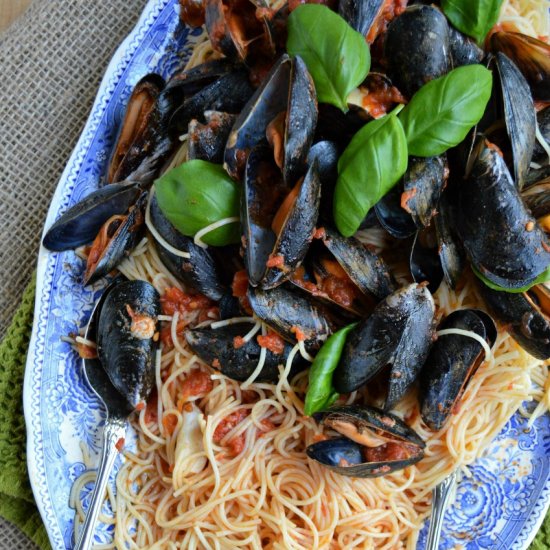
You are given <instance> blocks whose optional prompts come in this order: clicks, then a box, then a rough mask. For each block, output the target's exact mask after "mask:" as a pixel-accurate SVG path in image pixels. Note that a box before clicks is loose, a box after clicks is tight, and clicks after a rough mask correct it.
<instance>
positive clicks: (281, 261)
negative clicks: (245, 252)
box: [265, 254, 285, 268]
mask: <svg viewBox="0 0 550 550" xmlns="http://www.w3.org/2000/svg"><path fill="white" fill-rule="evenodd" d="M265 265H266V266H267V267H278V268H282V267H283V266H284V265H285V257H284V256H283V255H282V254H275V255H273V254H270V255H269V258H268V260H267V262H266V264H265Z"/></svg>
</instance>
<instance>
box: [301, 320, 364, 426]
mask: <svg viewBox="0 0 550 550" xmlns="http://www.w3.org/2000/svg"><path fill="white" fill-rule="evenodd" d="M356 326H357V323H352V324H351V325H348V326H347V327H344V328H342V329H340V330H339V331H338V332H335V333H334V334H333V335H332V336H330V337H329V338H328V339H327V341H326V342H325V343H324V344H323V347H322V348H321V349H320V350H319V351H318V353H317V355H316V356H315V360H314V361H313V363H312V365H311V368H310V369H309V386H308V388H307V393H306V401H305V404H304V414H305V415H306V416H311V415H312V414H313V413H315V412H317V411H322V410H323V409H325V408H327V407H330V405H332V404H333V403H334V401H336V399H338V393H337V392H336V391H335V389H334V387H333V386H332V375H333V373H334V370H335V369H336V367H337V366H338V362H339V361H340V356H341V355H342V350H343V349H344V344H345V343H346V337H347V335H348V333H349V331H350V330H352V329H354V328H355V327H356Z"/></svg>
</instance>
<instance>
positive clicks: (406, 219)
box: [374, 182, 416, 239]
mask: <svg viewBox="0 0 550 550" xmlns="http://www.w3.org/2000/svg"><path fill="white" fill-rule="evenodd" d="M403 191H404V189H403V182H400V183H398V184H397V185H395V186H394V187H393V188H392V189H391V190H390V191H389V192H388V193H386V194H385V195H384V196H383V197H382V198H381V199H380V200H379V201H378V202H377V203H376V204H375V205H374V211H375V212H376V217H377V218H378V221H379V223H380V225H381V226H382V227H383V228H384V229H385V230H386V231H387V232H388V233H389V234H390V235H391V236H392V237H395V238H396V239H406V238H407V237H410V236H411V235H414V234H415V232H416V224H415V223H414V220H413V219H412V216H411V215H410V214H409V213H408V212H407V211H406V210H405V209H404V208H402V207H401V197H402V195H403Z"/></svg>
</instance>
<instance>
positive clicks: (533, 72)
mask: <svg viewBox="0 0 550 550" xmlns="http://www.w3.org/2000/svg"><path fill="white" fill-rule="evenodd" d="M488 42H489V47H490V48H491V51H493V52H502V53H504V54H506V55H507V56H508V57H509V58H510V59H511V60H512V61H513V62H514V63H515V64H516V65H517V67H518V69H519V70H520V71H521V72H522V73H523V75H524V76H525V78H526V79H527V82H529V86H530V87H531V91H532V92H533V97H534V98H535V99H537V100H540V101H550V46H549V45H548V44H546V43H545V42H543V41H542V40H538V39H536V38H532V37H531V36H527V35H526V34H522V33H519V32H505V31H497V32H494V33H493V34H492V35H491V37H490V38H489V41H488Z"/></svg>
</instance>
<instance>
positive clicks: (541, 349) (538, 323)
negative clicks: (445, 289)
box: [478, 283, 550, 359]
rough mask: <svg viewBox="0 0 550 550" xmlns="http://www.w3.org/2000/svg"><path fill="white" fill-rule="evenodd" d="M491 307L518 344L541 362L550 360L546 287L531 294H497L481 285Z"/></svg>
mask: <svg viewBox="0 0 550 550" xmlns="http://www.w3.org/2000/svg"><path fill="white" fill-rule="evenodd" d="M478 286H479V289H480V292H481V296H482V297H483V300H484V301H485V303H486V304H487V307H488V308H489V309H490V311H491V312H492V313H493V315H494V316H495V318H496V319H497V320H498V321H500V322H501V323H502V325H503V326H504V328H505V329H506V330H507V331H508V332H509V333H510V334H511V335H512V337H513V338H514V340H516V341H517V342H518V344H519V345H520V346H521V347H522V348H523V349H525V350H526V351H528V352H529V353H530V354H531V355H532V356H533V357H536V358H537V359H549V358H550V291H549V290H548V288H547V287H546V286H544V285H537V286H534V287H532V288H531V289H530V290H528V291H527V292H523V293H510V292H497V291H496V290H493V289H491V288H489V287H488V286H486V285H484V284H482V283H480V284H479V285H478Z"/></svg>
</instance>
